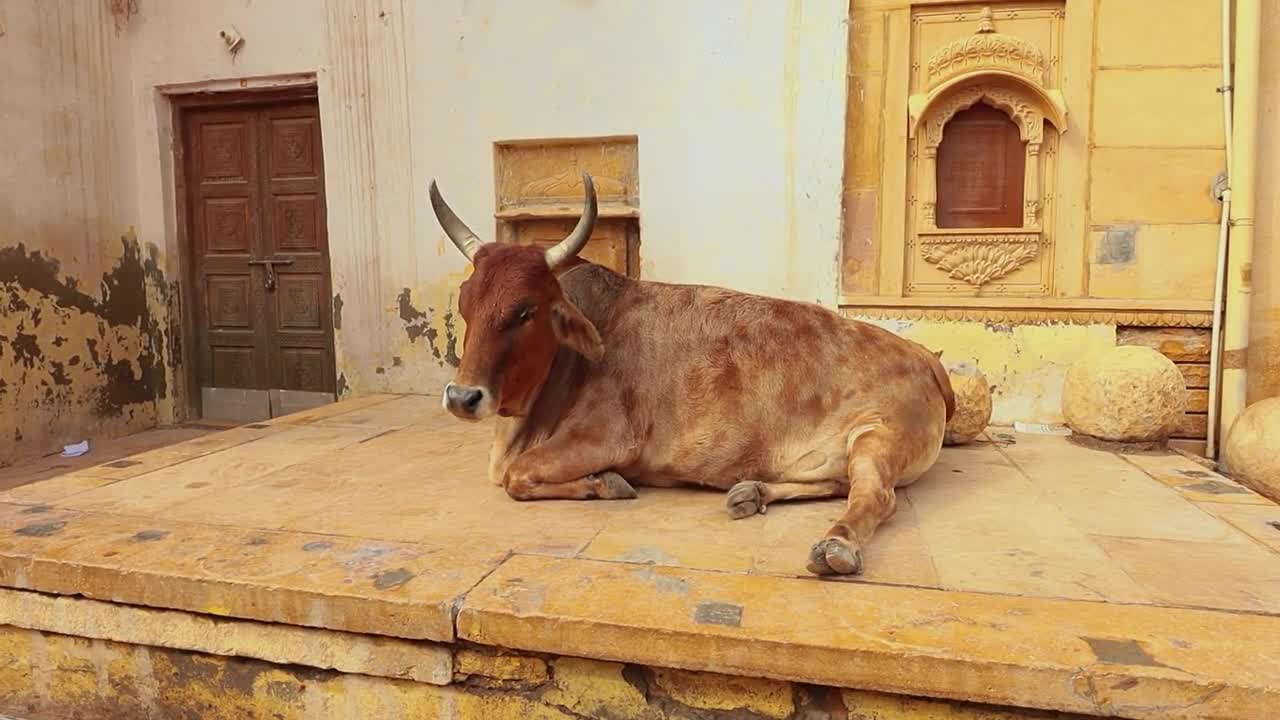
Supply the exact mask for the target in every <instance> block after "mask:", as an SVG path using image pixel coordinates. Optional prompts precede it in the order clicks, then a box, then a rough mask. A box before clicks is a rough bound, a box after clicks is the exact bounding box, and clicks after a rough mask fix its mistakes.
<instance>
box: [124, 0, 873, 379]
mask: <svg viewBox="0 0 1280 720" xmlns="http://www.w3.org/2000/svg"><path fill="white" fill-rule="evenodd" d="M847 7H848V6H847V3H846V2H844V1H843V0H809V2H802V1H801V0H786V1H785V2H784V1H783V0H717V1H716V2H689V1H688V0H608V1H607V2H606V1H603V0H540V1H539V2H524V1H520V0H505V1H504V0H432V1H431V2H400V1H396V0H325V1H324V2H317V1H315V0H253V1H252V2H248V1H245V2H239V1H237V2H230V1H228V2H219V3H188V2H179V1H178V0H169V2H165V3H160V2H150V3H146V4H144V5H142V6H141V10H140V15H138V16H135V17H134V18H133V19H132V20H131V23H130V27H129V31H128V32H129V34H130V44H131V52H132V63H133V72H132V76H133V84H134V100H135V103H134V109H135V110H136V112H137V131H138V135H137V136H138V138H139V142H138V144H137V148H138V158H137V174H138V185H139V197H140V198H141V200H140V203H139V204H140V213H139V214H140V217H141V222H140V235H142V236H143V237H144V238H147V239H151V238H164V239H165V240H166V241H167V242H168V243H169V245H167V246H166V248H167V250H168V254H167V257H168V259H169V262H170V266H171V268H172V271H174V272H176V268H177V265H176V253H174V252H173V247H172V242H173V240H172V239H173V237H174V232H175V230H174V227H173V215H172V207H173V199H172V177H171V173H170V171H169V170H168V158H169V157H170V147H169V140H170V137H169V136H168V134H167V133H168V128H167V122H168V120H167V117H168V112H169V111H168V108H167V105H166V103H165V102H164V101H163V100H159V99H158V95H157V91H156V88H157V87H158V86H166V85H171V84H176V83H191V82H197V81H203V80H213V79H227V78H242V77H254V76H263V75H281V74H287V73H297V72H315V73H316V74H317V75H318V78H319V87H320V97H321V111H322V126H323V133H324V143H325V163H326V169H327V173H328V180H327V183H326V185H327V192H328V195H329V225H330V228H329V229H330V247H331V254H332V255H333V265H334V283H335V291H336V292H337V293H338V294H340V295H341V296H342V299H343V312H342V315H343V318H342V320H343V327H342V330H341V331H339V333H338V345H339V369H340V371H341V372H343V373H344V377H345V381H346V384H347V386H348V388H350V389H351V390H352V391H354V392H357V393H358V392H366V391H374V390H392V391H425V392H435V391H437V390H438V388H439V386H440V384H441V383H442V382H443V381H444V380H445V379H446V378H447V377H448V376H449V374H450V372H449V371H450V368H448V367H442V365H441V363H439V362H437V361H436V359H435V358H434V357H433V355H432V354H431V352H430V350H429V348H427V347H426V345H425V343H424V341H422V340H419V341H418V342H410V341H409V340H408V339H407V338H406V336H405V334H404V332H403V327H402V324H401V321H400V318H399V315H398V313H397V310H396V302H395V298H396V296H397V294H398V293H400V291H401V290H402V289H404V288H410V289H411V290H412V294H413V297H414V300H415V305H416V306H417V307H419V308H420V309H424V310H425V309H426V308H428V307H430V308H433V309H434V311H435V312H434V313H433V319H432V322H433V324H434V325H436V326H437V328H438V330H439V332H440V334H441V337H442V338H443V337H444V336H445V334H446V330H447V329H446V327H445V325H444V313H445V312H446V311H447V309H448V306H449V304H450V303H451V300H450V293H451V290H452V289H453V288H454V287H456V283H457V282H458V280H459V279H460V278H461V277H462V276H463V274H464V273H465V267H464V263H463V260H462V258H461V257H460V256H459V255H457V254H456V251H455V250H453V248H452V246H449V245H447V241H446V240H445V238H444V236H443V234H442V233H441V231H440V229H439V226H438V225H437V224H436V222H435V219H434V217H433V216H432V214H431V211H430V208H429V206H428V204H427V202H426V187H427V183H428V182H429V181H430V179H431V177H436V178H438V179H439V181H440V183H441V186H442V188H443V189H444V190H445V191H446V193H447V197H448V199H449V201H450V203H451V204H452V205H453V206H454V208H455V209H456V210H457V211H458V212H459V213H460V214H461V215H462V216H463V217H464V218H465V219H466V220H467V221H468V222H469V223H470V224H471V225H472V227H474V228H476V229H477V230H478V231H482V232H483V231H484V230H487V231H488V232H487V233H486V234H491V233H492V232H493V225H494V223H493V211H494V197H493V146H492V143H493V142H494V141H496V140H506V139H516V138H532V137H558V136H582V135H610V134H635V135H637V136H638V137H639V153H640V208H641V233H642V236H641V267H642V274H643V276H644V277H645V278H647V279H655V280H663V281H675V282H698V283H710V284H719V285H727V286H731V287H734V288H738V289H742V290H746V291H751V292H759V293H766V294H770V295H777V296H784V297H791V298H800V299H805V300H812V301H818V302H821V303H824V304H826V305H829V306H832V307H834V306H835V303H836V297H837V285H836V283H837V275H838V252H839V223H840V195H841V173H842V155H843V142H844V140H843V138H844V115H845V112H844V108H845V103H844V93H845V69H846V56H847V55H846V40H847V27H846V18H847ZM230 26H234V27H235V28H236V29H238V30H239V31H240V32H241V33H242V34H243V36H244V37H245V40H246V41H245V45H244V48H243V50H242V51H241V52H240V53H239V54H238V56H237V57H236V58H235V60H234V62H233V61H232V59H231V57H230V55H229V54H228V53H227V52H226V50H225V49H224V48H223V46H222V45H221V40H220V39H219V37H218V31H219V30H221V29H223V28H226V27H230ZM482 229H483V230H482ZM455 325H457V321H455ZM455 330H460V328H457V327H455ZM459 342H460V341H459ZM397 357H398V358H400V364H399V366H396V365H395V363H394V362H393V360H394V358H397ZM377 368H383V372H381V373H379V372H377Z"/></svg>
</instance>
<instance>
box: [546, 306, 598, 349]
mask: <svg viewBox="0 0 1280 720" xmlns="http://www.w3.org/2000/svg"><path fill="white" fill-rule="evenodd" d="M551 328H552V329H553V330H554V331H555V333H556V339H557V340H559V341H560V344H562V345H564V346H565V347H567V348H570V349H572V350H576V351H577V352H579V353H581V354H582V355H583V357H585V358H587V359H588V360H590V361H591V362H597V361H598V360H600V358H602V357H604V341H602V340H601V339H600V333H598V332H596V326H595V325H592V324H591V321H590V320H588V319H587V316H586V315H583V314H582V311H581V310H579V309H578V308H577V307H575V306H574V304H573V303H571V302H569V301H568V300H563V299H561V300H557V301H555V303H553V304H552V305H551Z"/></svg>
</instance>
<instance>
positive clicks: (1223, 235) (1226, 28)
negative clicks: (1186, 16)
mask: <svg viewBox="0 0 1280 720" xmlns="http://www.w3.org/2000/svg"><path fill="white" fill-rule="evenodd" d="M1221 35H1222V87H1220V88H1218V92H1220V93H1222V135H1223V143H1224V144H1225V146H1226V157H1227V171H1226V178H1225V182H1226V187H1225V188H1223V190H1222V214H1221V218H1220V220H1219V224H1218V253H1217V258H1218V259H1217V264H1216V265H1215V266H1214V284H1213V331H1212V339H1211V340H1210V342H1209V408H1208V410H1209V412H1208V414H1209V432H1208V438H1207V443H1206V444H1205V457H1208V458H1216V457H1217V455H1218V411H1219V401H1220V399H1221V393H1222V383H1221V381H1220V373H1221V366H1222V308H1223V304H1224V303H1225V300H1226V298H1225V297H1224V295H1225V292H1226V273H1227V241H1228V237H1229V230H1228V228H1229V226H1230V218H1231V181H1232V180H1233V179H1235V175H1234V174H1232V172H1231V155H1232V142H1231V141H1232V137H1231V129H1232V128H1231V104H1232V101H1233V99H1234V98H1233V96H1232V92H1231V0H1222V26H1221Z"/></svg>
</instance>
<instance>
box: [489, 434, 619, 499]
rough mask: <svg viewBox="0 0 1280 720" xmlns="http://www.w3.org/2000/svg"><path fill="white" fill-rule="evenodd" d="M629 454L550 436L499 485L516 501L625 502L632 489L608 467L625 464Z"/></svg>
mask: <svg viewBox="0 0 1280 720" xmlns="http://www.w3.org/2000/svg"><path fill="white" fill-rule="evenodd" d="M630 454H631V453H625V452H623V453H620V452H614V451H610V450H609V449H607V448H600V447H593V446H590V445H587V446H583V445H582V444H580V443H579V444H574V445H570V444H568V443H565V442H559V441H557V440H556V438H554V437H553V438H551V439H550V440H548V441H547V442H546V443H544V444H542V445H539V446H538V447H536V448H533V449H532V450H529V451H528V452H525V453H524V454H522V455H521V456H520V457H518V458H516V460H515V462H513V463H511V467H509V468H507V472H506V475H505V476H504V477H503V480H502V485H503V487H504V488H505V489H506V491H507V494H508V495H510V496H511V497H512V498H514V499H516V500H629V499H631V498H634V497H636V491H635V488H633V487H631V483H629V482H627V481H626V479H625V478H623V477H622V476H621V475H619V474H618V473H616V472H613V471H612V470H610V469H609V468H611V467H618V466H621V465H625V464H627V463H628V462H629V459H630V458H629V456H630Z"/></svg>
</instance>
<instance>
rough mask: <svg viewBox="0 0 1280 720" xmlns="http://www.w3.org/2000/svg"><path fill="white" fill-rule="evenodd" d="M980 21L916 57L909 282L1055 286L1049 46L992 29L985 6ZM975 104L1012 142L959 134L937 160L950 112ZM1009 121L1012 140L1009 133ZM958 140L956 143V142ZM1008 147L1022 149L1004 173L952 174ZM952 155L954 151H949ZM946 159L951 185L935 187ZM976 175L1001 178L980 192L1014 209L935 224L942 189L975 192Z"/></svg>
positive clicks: (955, 287)
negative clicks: (963, 177)
mask: <svg viewBox="0 0 1280 720" xmlns="http://www.w3.org/2000/svg"><path fill="white" fill-rule="evenodd" d="M1007 14H1009V15H1010V16H1014V15H1016V14H1017V13H1007ZM1023 14H1024V15H1025V14H1026V13H1023ZM952 17H955V16H954V15H953V16H952ZM970 17H972V13H971V14H970ZM977 19H978V22H977V28H976V31H974V32H973V34H971V35H968V36H961V37H959V38H957V39H954V40H951V41H949V42H946V43H945V44H942V45H941V46H940V47H937V48H936V49H934V50H933V52H932V53H931V54H930V55H929V56H928V59H927V61H925V62H922V63H919V65H918V69H919V75H918V78H917V82H916V88H915V89H916V90H917V92H915V93H913V94H912V95H910V97H909V98H908V119H909V125H908V140H909V142H910V143H911V152H910V154H909V155H910V158H911V162H912V168H911V169H910V172H909V175H910V178H911V182H912V193H911V198H912V204H913V207H912V212H911V217H910V220H909V231H908V237H907V246H908V247H907V250H908V257H907V277H906V290H907V291H908V292H911V293H913V294H973V295H977V294H985V295H990V294H1014V295H1045V294H1048V293H1049V291H1050V287H1051V284H1052V276H1051V272H1052V263H1050V262H1048V261H1047V258H1048V257H1049V256H1050V255H1051V252H1050V251H1051V238H1050V234H1051V233H1050V230H1051V227H1052V223H1051V222H1050V218H1048V217H1046V214H1047V213H1046V210H1047V208H1048V207H1049V206H1050V204H1051V199H1052V196H1053V192H1054V187H1053V186H1054V182H1053V180H1054V175H1055V167H1056V166H1055V163H1054V161H1053V159H1054V155H1055V154H1056V148H1057V138H1058V136H1059V135H1060V134H1061V133H1063V132H1065V131H1066V129H1067V122H1066V116H1067V109H1066V104H1065V102H1064V100H1063V96H1062V93H1061V92H1060V91H1059V90H1056V89H1054V88H1051V87H1050V86H1049V82H1050V76H1051V67H1050V66H1051V64H1052V63H1051V62H1050V60H1049V58H1048V57H1047V54H1046V52H1044V51H1043V50H1042V49H1041V48H1039V47H1037V45H1036V44H1035V43H1033V42H1030V41H1028V40H1026V39H1024V38H1021V37H1017V36H1014V35H1005V34H1002V33H999V32H996V29H995V14H994V13H992V11H991V9H990V8H983V9H982V10H981V12H980V13H978V14H977ZM1046 19H1047V20H1048V21H1050V22H1052V21H1053V20H1055V19H1057V20H1060V19H1061V13H1060V11H1049V12H1048V15H1047V16H1046ZM917 22H919V20H917ZM970 22H972V21H970ZM1024 22H1025V19H1024ZM979 104H981V105H985V106H987V107H989V108H994V110H997V111H999V112H1000V113H1003V116H1004V117H1007V122H1005V123H1004V124H1005V125H1008V126H1009V129H1008V131H1007V133H1008V139H1009V140H1010V141H1011V143H1012V149H1011V147H1010V143H1003V144H999V145H998V146H995V145H993V146H991V147H985V146H983V145H981V144H977V145H974V144H972V143H974V142H978V141H977V140H971V137H979V138H980V137H985V136H980V135H972V136H969V135H966V136H965V141H966V142H970V143H971V144H970V145H968V146H967V147H965V148H964V149H963V150H954V149H953V150H951V151H950V155H948V156H947V157H948V161H947V163H940V161H939V150H940V149H942V148H943V147H944V140H946V139H947V132H948V129H949V127H950V126H951V125H952V124H953V120H956V122H959V120H958V118H957V116H959V115H962V114H963V115H965V116H966V117H972V114H971V113H972V112H973V109H974V108H975V106H978V105H979ZM988 112H989V113H990V111H988ZM990 114H992V115H996V117H997V118H999V117H1001V116H1000V115H999V114H997V113H990ZM1002 122H1003V121H1002ZM987 124H988V125H990V124H991V123H990V122H988V123H987ZM1014 128H1016V134H1017V136H1016V138H1013V137H1012V134H1013V133H1014V132H1015V129H1014ZM954 132H960V131H959V130H956V131H954ZM998 135H999V134H998V133H996V134H994V135H992V136H991V137H997V136H998ZM958 138H959V136H957V139H955V140H954V142H960V140H959V139H958ZM984 142H996V141H985V140H984ZM953 148H954V145H953ZM1014 153H1016V154H1018V155H1020V157H1012V158H1010V162H1008V163H1007V167H1008V168H1011V170H1009V173H1008V176H1006V175H1004V174H998V173H994V172H991V171H990V168H976V169H974V168H969V170H970V172H971V173H972V177H971V182H970V181H965V182H958V181H956V177H957V173H959V172H961V171H963V169H964V168H966V163H968V165H976V164H983V163H990V162H995V161H994V160H992V158H996V157H1004V155H1005V154H1014ZM944 155H947V153H944ZM955 157H961V159H959V160H951V159H949V158H955ZM943 164H946V165H947V167H946V168H944V170H945V171H946V172H947V173H948V174H946V175H944V176H945V177H947V178H950V180H951V184H950V185H947V186H945V187H940V184H939V179H938V178H939V170H940V168H942V165H943ZM957 168H960V170H957ZM1015 173H1021V177H1020V178H1018V177H1016V176H1014V174H1015ZM997 175H998V177H995V179H992V177H993V176H997ZM980 182H991V183H993V184H995V185H998V184H1001V183H1003V185H1001V186H1000V187H994V186H993V187H991V188H989V192H988V193H987V194H988V195H989V196H990V197H997V196H998V197H999V198H1000V199H1002V201H1003V202H1005V203H1006V204H1008V205H1011V206H1013V211H1012V215H1010V213H1007V212H1003V213H997V215H998V216H999V217H1001V218H1002V220H1000V221H998V222H992V221H990V220H989V219H985V220H984V219H983V218H981V217H977V216H975V217H973V218H969V219H968V220H971V221H965V222H958V221H954V220H951V218H950V217H949V218H948V219H949V221H950V222H951V225H950V226H943V227H939V225H941V224H942V223H940V217H939V212H940V207H941V206H940V201H943V202H944V203H945V202H946V201H947V200H949V199H952V198H949V197H946V196H944V197H941V198H940V197H939V194H940V193H944V194H945V193H948V192H950V193H953V194H956V195H959V194H960V191H959V190H957V189H956V188H957V187H960V188H964V189H965V190H966V191H970V190H972V191H973V192H972V193H970V194H971V195H973V196H974V197H976V196H977V194H981V190H982V189H977V190H975V189H974V188H973V183H980ZM1013 184H1016V185H1013ZM1009 198H1014V199H1013V200H1009ZM1018 198H1020V200H1019V199H1018ZM953 204H954V203H953ZM976 204H979V205H980V204H982V203H976ZM988 204H990V203H988ZM1019 205H1020V208H1019V207H1018V206H1019ZM994 216H995V215H989V217H994ZM1027 266H1034V267H1030V268H1027ZM1023 268H1026V269H1023ZM1035 269H1039V272H1034V270H1035ZM1027 270H1033V272H1030V273H1028V272H1027Z"/></svg>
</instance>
